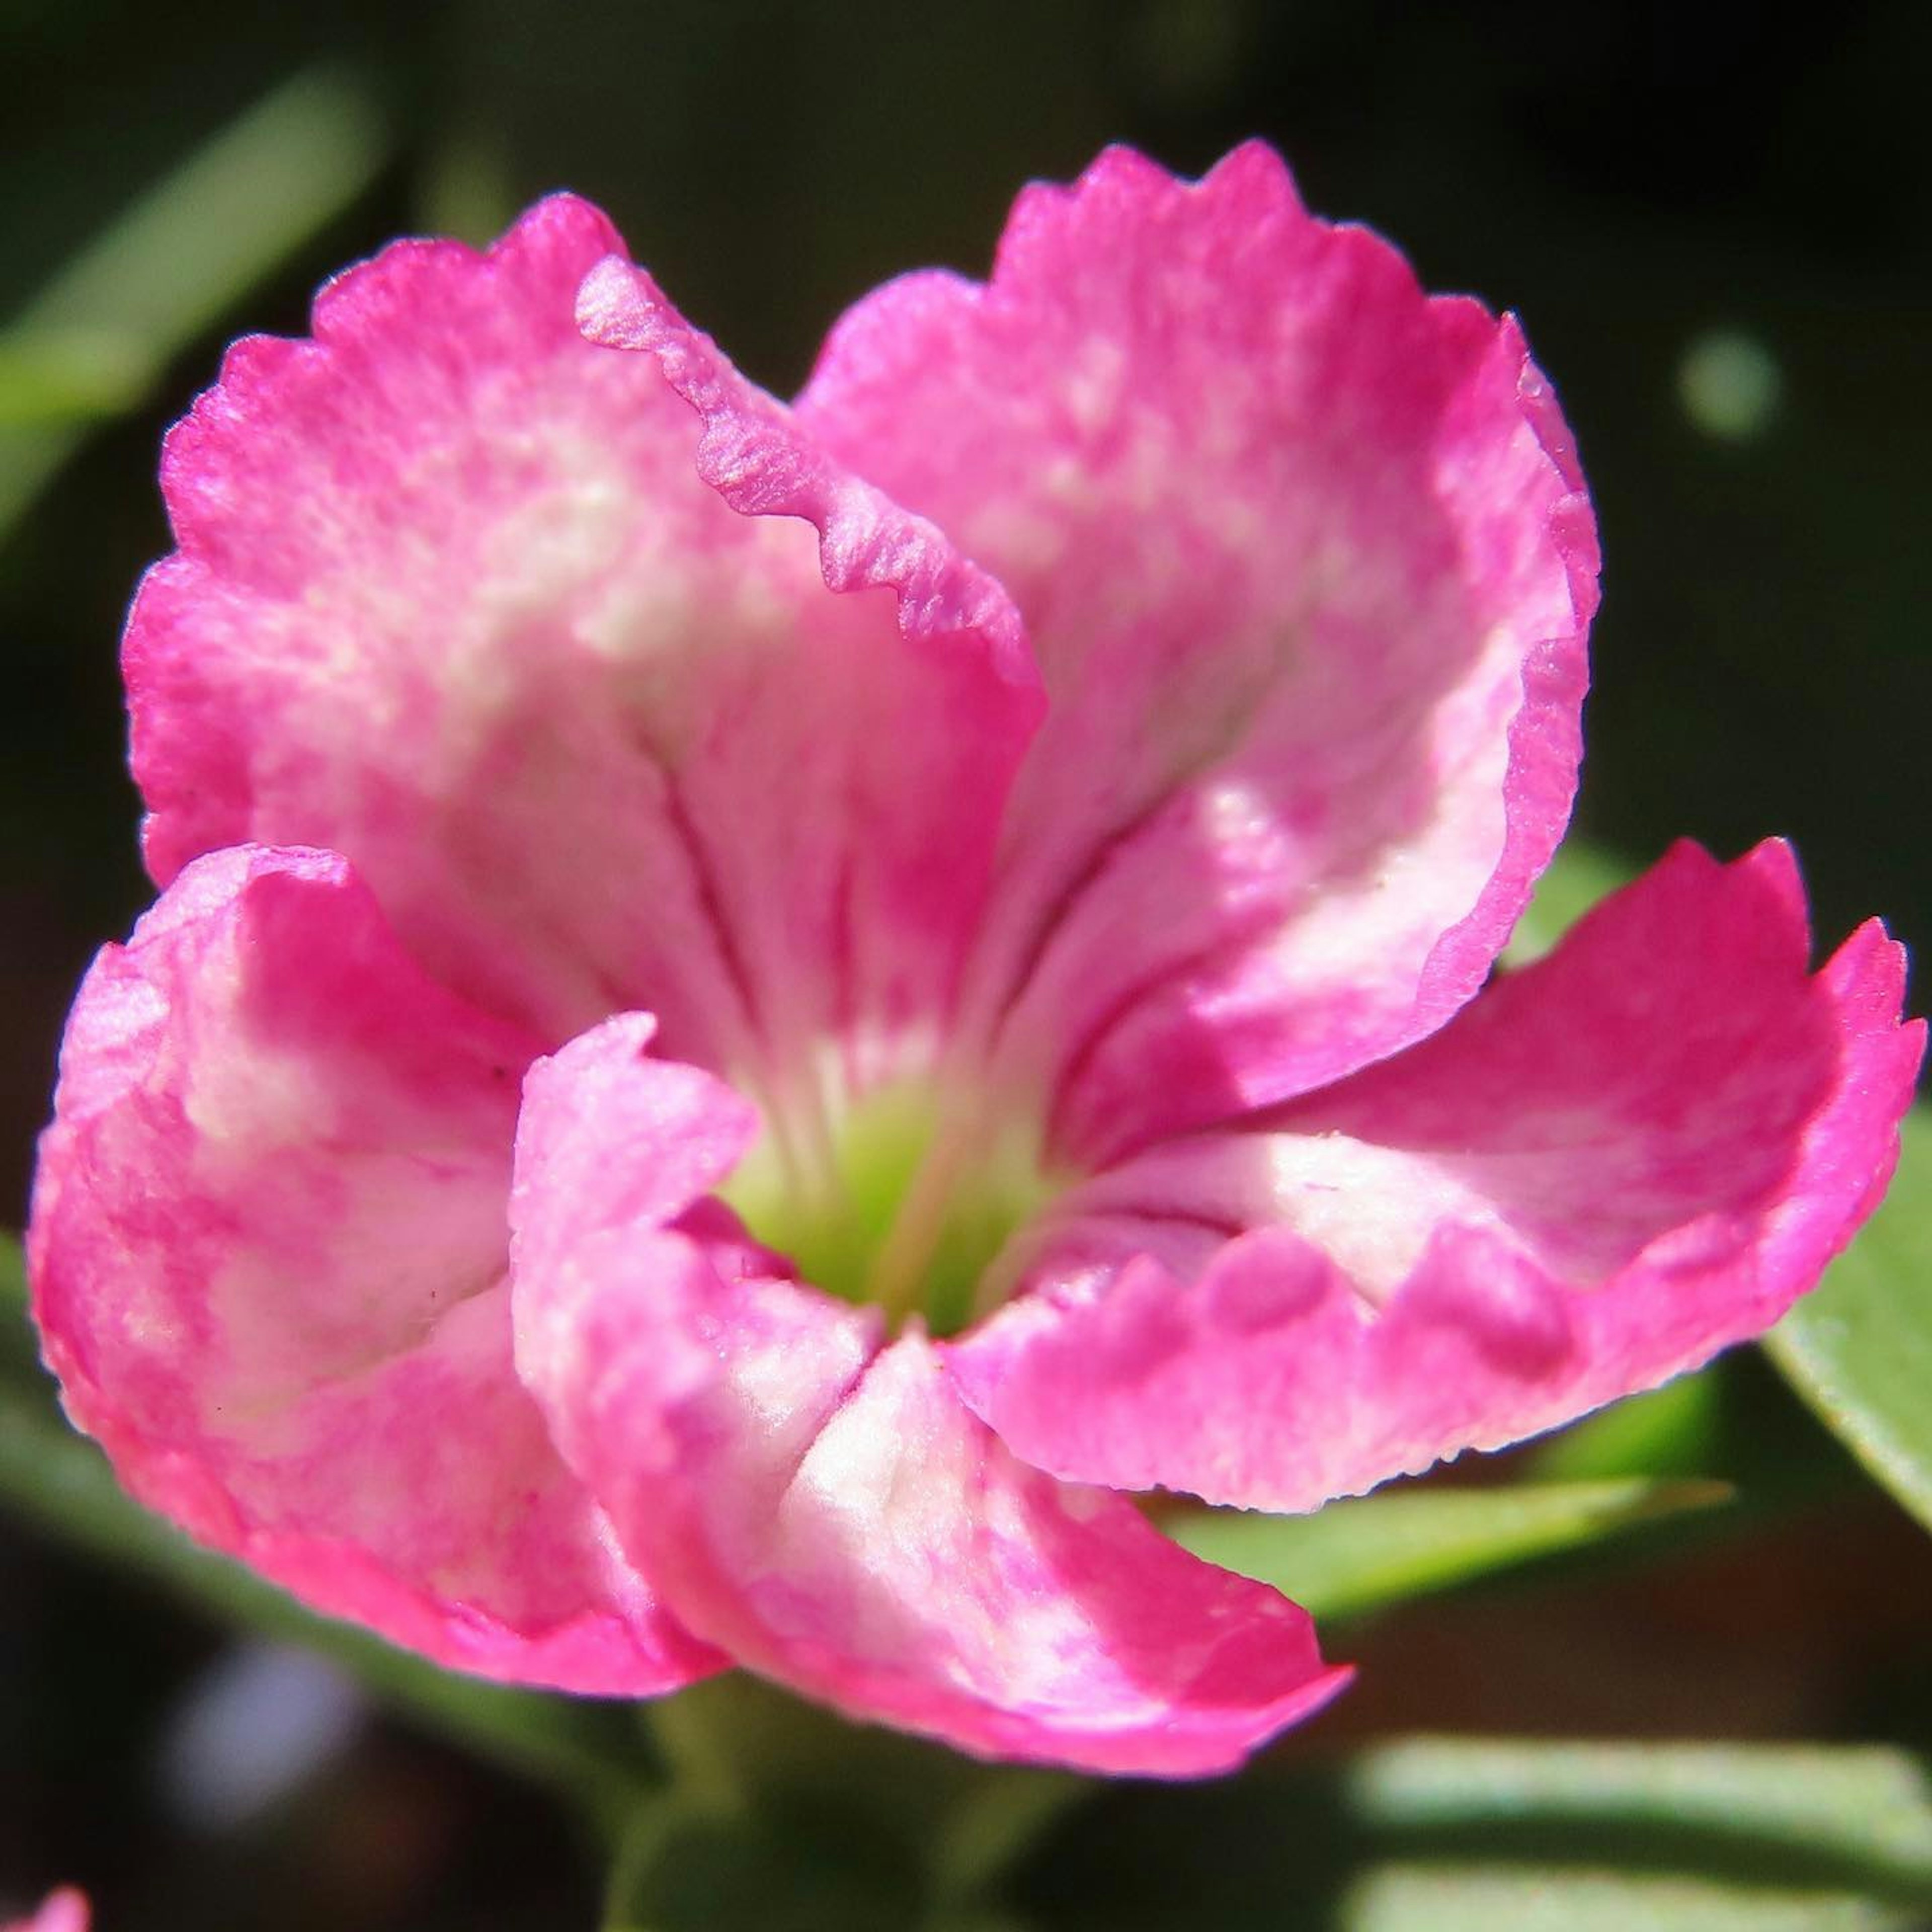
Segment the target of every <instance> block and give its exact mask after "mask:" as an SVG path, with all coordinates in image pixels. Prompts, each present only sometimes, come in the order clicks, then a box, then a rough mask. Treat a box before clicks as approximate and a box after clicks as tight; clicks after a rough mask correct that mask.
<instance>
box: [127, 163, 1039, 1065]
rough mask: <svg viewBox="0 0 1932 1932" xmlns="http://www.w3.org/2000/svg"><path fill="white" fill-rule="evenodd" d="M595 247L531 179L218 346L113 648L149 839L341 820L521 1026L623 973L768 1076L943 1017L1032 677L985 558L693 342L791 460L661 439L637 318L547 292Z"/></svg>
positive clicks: (483, 992)
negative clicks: (583, 322)
mask: <svg viewBox="0 0 1932 1932" xmlns="http://www.w3.org/2000/svg"><path fill="white" fill-rule="evenodd" d="M621 246H622V244H621V242H620V241H619V237H618V236H617V235H616V233H615V231H614V230H613V229H612V228H611V227H610V224H609V223H607V221H605V220H604V218H603V217H602V216H601V215H600V214H598V213H597V211H595V209H593V208H590V207H589V206H588V205H586V204H585V203H583V202H580V201H577V200H575V199H573V198H571V197H570V196H552V197H551V198H550V199H548V200H546V201H544V202H541V203H539V204H538V205H537V206H536V207H535V208H532V209H531V210H530V211H529V212H528V213H527V214H525V215H524V216H523V217H522V219H521V220H519V221H518V222H517V224H516V225H515V226H514V227H513V228H512V229H511V230H510V232H509V233H508V234H507V235H505V236H504V237H503V238H502V240H501V241H499V242H497V243H496V245H494V246H493V248H490V250H488V251H487V252H484V253H480V254H479V253H478V252H477V251H473V250H472V249H469V248H466V247H463V246H462V245H460V244H458V243H455V242H398V243H397V244H395V245H393V246H392V247H391V248H388V249H386V250H385V251H383V253H382V254H380V255H378V256H377V257H375V258H374V260H371V261H369V262H367V263H362V264H361V265H359V266H357V267H356V268H354V269H351V270H350V271H349V272H347V273H346V274H344V275H342V276H341V277H338V278H337V279H336V281H334V282H333V283H332V284H330V285H329V287H328V288H327V289H326V290H324V291H323V293H322V294H321V296H319V297H318V298H317V302H316V305H315V311H314V320H313V323H312V330H313V334H312V338H311V339H308V340H305V341H282V340H279V339H275V338H265V337H257V338H248V339H247V340H245V341H242V342H239V343H238V344H236V345H235V346H234V347H233V348H232V349H231V350H229V353H228V355H227V356H226V358H225V359H224V361H223V365H222V371H221V377H220V381H219V382H218V383H217V384H216V385H215V386H214V388H213V389H211V390H209V391H208V392H207V393H206V394H205V395H203V396H202V397H200V398H198V399H197V401H196V404H195V407H194V408H193V411H192V412H191V413H190V415H189V416H187V418H186V419H184V421H182V422H181V423H179V424H178V425H176V426H175V428H174V430H173V431H172V432H171V433H170V434H169V438H168V442H167V445H166V453H165V455H164V458H163V491H164V493H165V495H166V499H167V503H168V508H169V515H170V517H171V519H172V523H173V526H174V530H175V538H176V542H177V545H178V547H177V549H176V550H175V553H174V554H173V555H172V556H169V557H167V558H166V559H163V560H162V561H161V562H160V563H158V564H157V565H155V566H154V568H153V569H152V570H151V571H149V572H148V575H147V577H145V579H144V580H143V582H142V587H141V589H140V592H139V595H138V597H137V598H136V603H135V607H134V609H133V613H131V615H130V619H129V622H128V628H127V637H126V640H125V643H124V664H125V669H126V673H127V685H128V691H129V700H130V712H131V716H132V729H133V763H134V767H135V772H136V777H137V778H138V780H139V783H140V785H141V787H142V793H143V795H144V796H145V799H146V800H147V802H148V808H149V815H148V823H147V827H146V832H145V846H146V850H147V853H148V860H149V863H150V865H151V868H152V869H153V871H154V875H155V877H156V879H157V882H158V883H161V884H163V885H165V884H166V883H167V881H168V880H169V879H170V878H171V877H172V876H173V874H174V872H175V871H176V870H177V869H178V868H179V867H180V866H181V865H182V864H183V863H184V862H186V861H187V859H189V858H190V857H192V856H194V855H195V854H196V853H199V852H202V851H205V850H209V849H211V848H214V847H223V846H227V845H232V844H242V843H266V844H302V845H311V846H317V847H326V848H327V849H329V850H333V851H339V852H341V853H344V854H345V855H346V856H347V857H348V858H349V859H350V860H351V861H352V862H353V863H354V864H355V865H356V868H357V869H358V871H359V872H360V873H361V874H362V877H365V879H366V880H368V882H369V884H370V886H371V889H373V890H374V892H375V893H376V894H377V897H378V898H379V899H380V901H381V902H382V904H383V909H384V910H385V912H386V914H387V915H388V916H389V919H391V921H392V922H393V924H394V925H395V929H396V930H397V932H398V935H400V937H401V939H402V941H403V942H404V944H405V945H406V946H407V947H408V948H409V950H410V953H411V954H412V956H413V957H415V958H416V959H418V960H419V961H420V962H422V965H423V966H424V968H425V970H427V971H429V972H430V973H431V974H433V975H434V977H436V978H437V979H438V980H440V982H441V983H443V984H444V985H446V986H449V987H450V988H451V989H453V990H454V991H455V992H458V993H460V994H461V995H463V997H464V998H467V999H469V1000H471V1001H473V1002H474V1003H475V1004H477V1005H478V1006H479V1007H483V1008H484V1010H487V1011H490V1012H493V1013H499V1014H501V1015H502V1016H505V1017H508V1018H511V1019H514V1020H516V1021H517V1022H518V1023H520V1024H521V1025H525V1026H526V1027H528V1028H529V1029H530V1030H531V1031H533V1032H534V1033H535V1034H538V1035H539V1036H540V1037H541V1041H542V1043H543V1044H544V1046H556V1045H558V1044H559V1043H561V1042H562V1041H563V1040H567V1039H568V1038H570V1037H572V1036H573V1035H574V1034H577V1032H579V1031H581V1030H582V1029H583V1028H585V1027H586V1026H588V1025H592V1024H594V1023H595V1022H597V1021H598V1020H600V1019H603V1018H604V1016H607V1014H609V1013H612V1012H615V1011H622V1010H627V1009H630V1008H636V1007H641V1008H647V1009H648V1010H650V1011H651V1012H652V1013H655V1015H656V1016H658V1021H659V1023H660V1025H661V1027H662V1028H663V1031H664V1039H665V1041H666V1043H667V1049H668V1050H670V1051H673V1052H676V1053H677V1054H679V1055H680V1056H681V1057H683V1058H689V1059H692V1060H695V1061H700V1062H702V1063H703V1064H706V1065H709V1066H716V1067H723V1068H727V1069H728V1070H730V1072H731V1073H732V1075H733V1077H734V1078H737V1079H744V1080H745V1081H746V1082H748V1083H750V1084H751V1085H755V1086H757V1088H759V1089H760V1091H761V1092H763V1093H764V1094H766V1096H767V1097H772V1098H776V1099H779V1100H782V1098H783V1096H782V1095H781V1094H780V1095H774V1094H773V1091H772V1090H773V1089H774V1088H780V1087H782V1086H783V1085H784V1084H785V1083H786V1082H794V1083H795V1082H796V1081H797V1080H798V1079H799V1072H798V1070H799V1068H800V1067H801V1066H802V1064H804V1063H805V1062H806V1061H808V1060H809V1059H810V1058H811V1056H812V1055H814V1053H815V1052H818V1051H819V1050H820V1049H821V1048H822V1047H823V1046H824V1044H825V1043H826V1042H827V1041H832V1042H835V1043H838V1044H839V1045H840V1046H848V1045H849V1043H853V1042H859V1043H862V1046H850V1047H849V1052H850V1057H851V1058H853V1059H858V1058H862V1056H863V1054H864V1052H871V1053H872V1054H873V1055H874V1057H875V1058H886V1059H889V1057H890V1055H892V1052H894V1050H895V1049H897V1048H898V1047H900V1046H903V1045H904V1044H905V1043H907V1042H913V1043H916V1045H917V1046H923V1045H924V1043H926V1041H927V1040H929V1038H930V1037H931V1034H932V1031H934V1029H935V1028H936V1027H938V1026H939V1025H941V1024H943V1017H944V1012H945V1010H946V1009H947V1004H948V1002H949V1000H950V995H951V992H952V988H953V983H954V981H955V979H956V976H957V973H958V970H959V962H960V960H961V958H962V956H963V954H964V953H965V949H966V947H967V945H968V943H969V941H970V939H971V935H972V933H973V932H974V929H975V926H976V924H977V919H978V916H979V912H980V905H981V902H982V900H983V896H984V892H985V889H986V878H987V876H988V874H989V870H990V868H991V865H992V847H993V843H994V840H995V836H996V835H997V831H998V823H999V817H1000V810H1001V804H1002V802H1003V801H1004V797H1005V795H1006V792H1007V787H1008V786H1009V784H1010V781H1011V778H1012V775H1013V771H1014V769H1016V766H1017V765H1018V763H1019V759H1020V757H1021V756H1022V753H1023V751H1024V748H1025V743H1026V741H1027V738H1028V734H1029V733H1030V732H1031V729H1032V727H1033V724H1034V720H1035V718H1037V714H1038V712H1039V710H1040V706H1041V703H1042V701H1043V700H1042V697H1041V694H1040V691H1039V688H1038V681H1037V677H1036V676H1035V675H1034V672H1033V670H1032V667H1031V659H1030V657H1029V656H1028V652H1027V649H1026V646H1025V639H1024V635H1023V633H1022V630H1021V627H1020V625H1019V619H1018V617H1017V616H1016V613H1015V612H1014V611H1013V608H1012V607H1011V605H1010V603H1009V602H1008V601H1007V599H1006V598H1005V597H1004V594H1003V593H1002V592H1001V591H1000V590H999V589H998V586H996V585H995V584H993V583H992V581H991V580H989V578H987V577H986V576H985V574H983V572H981V571H978V570H977V569H976V568H974V567H973V566H971V565H969V564H968V562H966V561H965V559H963V558H962V557H961V556H959V554H958V553H956V551H954V550H953V549H952V548H951V547H950V545H949V544H947V542H946V541H945V540H944V538H942V537H941V535H939V533H938V532H937V531H935V530H934V529H932V526H930V525H929V524H919V523H916V521H915V520H914V519H913V518H911V517H908V516H907V515H906V514H904V513H903V512H900V511H895V510H894V509H892V507H891V506H890V505H886V504H885V503H884V502H883V499H880V498H879V497H878V496H877V492H875V491H870V490H867V489H865V487H862V486H861V485H859V484H857V483H856V482H855V481H853V480H852V479H850V478H848V477H846V476H845V475H844V474H843V472H841V471H839V470H838V467H837V466H835V464H833V463H831V462H830V461H829V460H828V459H826V458H823V457H822V456H814V455H812V454H811V451H810V449H809V446H808V442H807V440H806V439H805V438H804V437H803V436H802V433H800V432H798V431H796V430H795V429H791V428H787V427H786V425H785V424H784V421H783V419H782V413H781V412H780V411H778V408H777V406H776V405H775V404H772V403H771V402H770V401H769V398H759V397H757V395H755V392H752V391H751V390H750V389H749V388H748V386H745V385H744V384H742V383H739V382H738V381H737V380H736V377H728V372H723V371H721V369H720V368H714V370H713V372H712V373H713V378H714V380H713V387H714V389H717V390H718V391H719V392H720V395H722V392H723V391H724V389H729V390H730V395H729V396H728V398H724V399H723V400H721V401H720V403H719V405H718V407H719V408H720V409H721V410H723V411H724V413H727V414H731V415H733V416H734V417H735V418H736V419H739V420H741V421H742V424H743V425H745V434H746V436H747V437H748V438H749V439H750V440H752V441H753V442H755V443H757V445H758V446H759V447H760V449H763V450H764V451H766V452H767V454H768V455H769V458H770V460H771V461H772V462H774V463H786V462H789V463H792V464H793V465H794V466H796V465H798V464H800V463H802V464H804V465H805V466H807V467H808V468H809V469H811V478H812V481H811V488H810V489H809V490H807V491H805V492H803V493H799V492H793V493H790V494H786V493H782V492H780V493H772V492H769V491H767V492H766V493H765V494H764V495H763V496H762V497H761V498H760V500H759V501H758V502H756V503H751V502H747V501H746V500H745V499H744V497H743V496H742V493H733V492H731V491H730V490H724V491H722V492H721V489H720V488H718V487H713V484H712V481H707V480H706V477H705V476H703V475H700V461H702V462H703V463H706V464H709V463H710V461H711V458H710V457H709V456H708V455H701V452H700V444H701V443H702V444H703V445H704V446H705V448H706V449H707V450H708V449H709V448H710V447H711V444H712V438H711V437H707V434H706V425H705V424H703V423H702V422H700V421H699V420H698V419H697V418H695V417H694V416H693V414H692V412H691V410H690V408H688V407H687V406H686V404H685V400H684V399H683V398H682V397H681V396H680V395H679V394H678V393H677V392H676V390H675V389H673V387H672V386H671V384H670V382H669V381H668V380H667V377H666V374H665V371H664V369H663V368H661V367H660V366H659V362H658V358H657V357H656V356H650V355H636V354H625V353H617V352H614V351H613V350H609V349H606V348H604V347H598V346H597V345H595V344H592V343H590V342H589V341H586V340H585V339H584V338H583V335H582V334H581V333H580V331H579V329H578V328H577V323H576V306H577V292H578V289H579V286H580V284H581V283H582V282H583V279H584V277H585V276H586V274H587V273H589V272H590V271H591V270H592V269H593V268H594V267H595V266H596V265H597V264H598V263H599V262H601V261H604V260H606V259H607V258H610V257H613V253H614V252H615V251H618V250H619V249H620V248H621ZM664 326H665V327H667V329H673V331H676V330H681V329H682V325H681V324H679V323H676V320H675V318H674V317H672V318H670V319H669V320H667V322H666V323H664ZM713 362H714V365H715V356H714V357H713ZM727 378H728V380H727ZM714 427H715V426H714ZM727 496H730V497H731V499H732V500H731V501H730V502H727V500H726V497H727ZM741 511H742V512H743V513H742V514H741V513H740V512H741ZM828 579H830V580H832V582H834V583H836V585H837V586H838V590H842V591H847V592H853V593H856V594H849V595H840V594H837V592H836V591H835V589H833V588H832V587H830V585H829V583H828ZM775 772H783V773H784V778H785V792H786V805H785V808H784V810H782V811H775V810H772V809H770V808H769V803H768V800H769V789H770V786H771V783H772V775H773V774H774V773H775ZM613 880H622V889H613V883H612V882H613ZM838 1071H839V1072H842V1073H844V1074H845V1076H847V1080H848V1082H850V1084H852V1085H864V1084H865V1082H867V1080H868V1079H871V1078H874V1077H878V1073H879V1070H877V1068H876V1067H870V1066H854V1067H842V1068H841V1069H839V1070H838Z"/></svg>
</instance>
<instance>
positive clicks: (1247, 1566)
mask: <svg viewBox="0 0 1932 1932" xmlns="http://www.w3.org/2000/svg"><path fill="white" fill-rule="evenodd" d="M1730 1493H1731V1492H1730V1489H1729V1487H1727V1485H1726V1484H1722V1483H1712V1482H1695V1481H1679V1482H1649V1481H1643V1479H1641V1478H1612V1479H1610V1480H1609V1481H1603V1482H1594V1483H1517V1484H1509V1485H1508V1486H1506V1487H1499V1488H1495V1489H1490V1488H1482V1489H1448V1488H1443V1487H1429V1488H1415V1487H1408V1486H1403V1485H1399V1486H1397V1487H1395V1488H1394V1489H1391V1490H1385V1491H1383V1492H1382V1493H1379V1494H1377V1495H1375V1496H1359V1497H1355V1498H1352V1499H1346V1500H1344V1501H1343V1502H1333V1503H1330V1504H1328V1505H1326V1506H1325V1508H1322V1509H1320V1510H1318V1511H1316V1513H1315V1514H1313V1515H1312V1516H1301V1517H1268V1516H1262V1515H1259V1514H1256V1512H1254V1511H1245V1510H1198V1511H1185V1512H1181V1513H1178V1514H1175V1515H1174V1516H1173V1517H1169V1519H1168V1520H1166V1523H1165V1524H1164V1527H1165V1528H1166V1530H1167V1532H1168V1533H1169V1535H1171V1536H1172V1537H1173V1538H1174V1539H1175V1541H1176V1542H1178V1543H1179V1544H1182V1545H1183V1546H1184V1547H1186V1548H1187V1549H1189V1550H1193V1552H1194V1553H1195V1555H1196V1556H1205V1557H1206V1558H1207V1559H1208V1561H1209V1562H1211V1563H1218V1564H1220V1565H1221V1567H1222V1568H1223V1569H1224V1570H1235V1571H1240V1573H1241V1574H1242V1575H1243V1576H1244V1577H1256V1578H1257V1579H1258V1580H1260V1581H1261V1582H1262V1583H1272V1584H1273V1585H1274V1586H1275V1588H1276V1589H1278V1590H1281V1591H1283V1592H1286V1594H1287V1595H1289V1596H1291V1597H1292V1598H1294V1599H1295V1601H1296V1602H1297V1603H1298V1604H1302V1605H1303V1606H1304V1607H1306V1608H1307V1609H1308V1610H1312V1611H1313V1612H1314V1613H1315V1615H1316V1617H1318V1618H1326V1617H1350V1616H1361V1615H1362V1614H1363V1613H1365V1612H1367V1611H1370V1610H1375V1609H1376V1608H1377V1607H1379V1606H1380V1605H1382V1604H1389V1603H1400V1602H1402V1601H1404V1600H1406V1598H1411V1597H1416V1596H1422V1595H1427V1594H1429V1593H1430V1592H1433V1591H1436V1590H1442V1589H1449V1588H1451V1587H1452V1586H1454V1585H1456V1584H1458V1583H1468V1582H1471V1581H1472V1580H1475V1579H1476V1578H1478V1577H1484V1576H1487V1575H1488V1574H1490V1573H1492V1572H1493V1571H1499V1570H1505V1569H1508V1568H1510V1567H1511V1565H1515V1564H1519V1563H1527V1562H1533V1561H1534V1560H1535V1559H1537V1558H1539V1557H1549V1556H1562V1555H1563V1554H1565V1553H1568V1552H1569V1551H1572V1550H1580V1549H1584V1548H1587V1547H1589V1545H1591V1544H1595V1543H1597V1542H1600V1541H1603V1540H1604V1539H1605V1538H1611V1537H1615V1536H1616V1535H1619V1534H1620V1533H1621V1532H1624V1531H1625V1530H1628V1529H1635V1528H1637V1527H1638V1526H1640V1525H1642V1524H1645V1523H1655V1522H1658V1521H1659V1520H1661V1519H1664V1518H1666V1517H1672V1516H1675V1515H1677V1514H1679V1513H1680V1512H1682V1511H1685V1510H1694V1509H1705V1508H1709V1507H1710V1506H1711V1505H1712V1504H1714V1503H1719V1502H1724V1501H1725V1500H1726V1499H1727V1498H1728V1497H1729V1496H1730Z"/></svg>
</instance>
